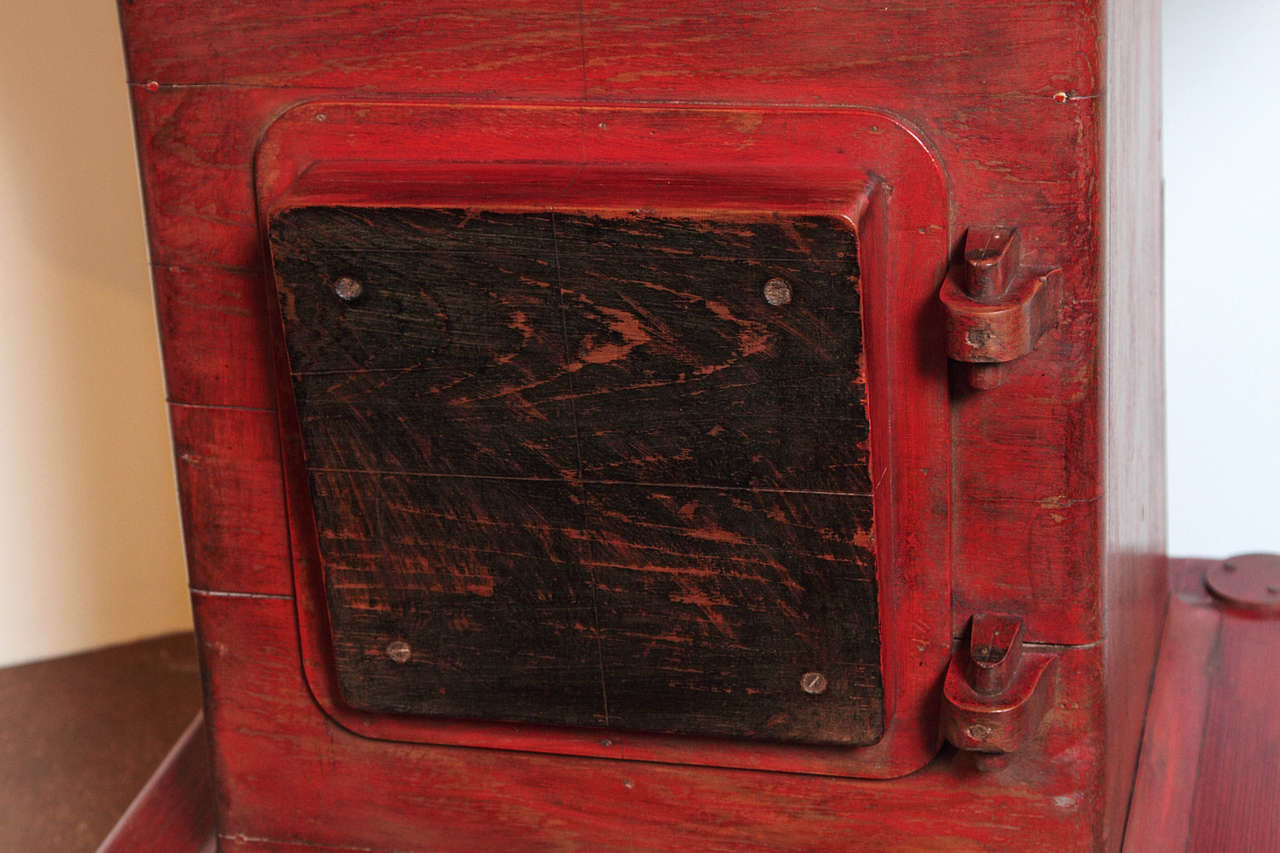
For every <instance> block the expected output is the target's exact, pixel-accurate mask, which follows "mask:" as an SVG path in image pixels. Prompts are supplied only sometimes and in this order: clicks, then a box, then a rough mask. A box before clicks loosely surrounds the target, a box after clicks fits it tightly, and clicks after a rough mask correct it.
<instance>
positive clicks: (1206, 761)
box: [1124, 560, 1280, 853]
mask: <svg viewBox="0 0 1280 853" xmlns="http://www.w3.org/2000/svg"><path fill="white" fill-rule="evenodd" d="M1214 565H1215V563H1213V562H1211V561H1209V560H1181V561H1178V562H1176V563H1175V564H1174V571H1173V573H1172V581H1173V586H1174V598H1173V601H1172V602H1171V604H1170V607H1169V617H1168V620H1167V621H1166V623H1165V631H1164V640H1163V642H1162V644H1161V650H1160V662H1159V664H1158V666H1157V667H1156V676H1155V684H1154V687H1153V690H1152V693H1151V705H1150V713H1149V715H1148V718H1147V725H1146V728H1145V730H1144V733H1143V741H1142V756H1141V760H1140V762H1139V766H1138V778H1137V782H1136V784H1135V786H1134V790H1133V806H1132V808H1131V811H1130V816H1129V822H1128V825H1127V827H1126V829H1125V836H1124V849H1125V850H1126V851H1132V853H1145V852H1146V851H1148V850H1161V851H1170V853H1178V851H1194V853H1216V851H1236V850H1241V851H1245V850H1249V851H1252V850H1277V849H1280V809H1277V804H1278V803H1280V763H1277V761H1276V756H1277V755H1280V714H1277V713H1276V708H1277V707H1280V675H1277V671H1276V665H1275V661H1276V658H1277V656H1278V655H1280V619H1278V618H1277V616H1276V614H1275V613H1274V612H1272V613H1270V614H1265V613H1263V614H1260V613H1258V612H1255V611H1246V610H1241V609H1237V608H1234V607H1232V606H1230V605H1227V604H1224V603H1222V602H1219V601H1218V600H1217V599H1215V598H1213V597H1211V596H1210V595H1209V594H1208V593H1207V592H1206V590H1205V588H1204V581H1203V578H1204V576H1205V572H1206V571H1207V570H1208V569H1209V568H1210V567H1212V566H1214Z"/></svg>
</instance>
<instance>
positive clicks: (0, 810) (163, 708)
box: [0, 634, 200, 853]
mask: <svg viewBox="0 0 1280 853" xmlns="http://www.w3.org/2000/svg"><path fill="white" fill-rule="evenodd" d="M199 709H200V673H199V670H198V668H197V666H196V654H195V643H194V640H193V639H192V635H191V634H174V635H172V636H167V637H159V638H156V639H152V640H144V641H140V642H136V643H130V644H128V645H123V646H115V647H112V648H108V649H100V650H97V651H92V652H86V653H84V654H78V655H72V656H70V657H64V658H57V659H54V660H48V661H40V662H38V663H32V664H26V665H24V666H15V667H8V668H5V669H0V850H4V851H9V850H13V851H19V850H20V851H24V853H44V851H51V852H52V851H57V853H78V851H93V850H96V849H97V847H98V845H99V844H100V843H101V842H102V840H103V839H104V838H105V837H106V835H107V833H108V832H110V831H111V827H112V826H113V825H114V824H115V822H116V820H117V819H119V817H120V816H121V815H122V814H123V813H124V811H125V809H126V808H127V807H128V806H129V803H130V802H131V801H132V800H133V798H134V797H135V796H136V795H137V793H138V791H139V789H141V788H142V786H143V785H144V784H145V783H146V781H147V779H148V778H149V777H150V776H151V774H152V772H154V771H155V769H156V766H157V765H158V764H159V763H160V761H161V760H162V759H163V758H164V756H165V754H166V753H167V752H168V751H169V748H170V747H172V746H173V743H174V741H175V740H176V739H177V738H178V736H179V735H180V734H181V733H182V731H183V729H184V728H186V726H187V725H188V724H189V723H190V722H191V720H192V718H193V717H194V716H195V714H196V712H197V711H198V710H199Z"/></svg>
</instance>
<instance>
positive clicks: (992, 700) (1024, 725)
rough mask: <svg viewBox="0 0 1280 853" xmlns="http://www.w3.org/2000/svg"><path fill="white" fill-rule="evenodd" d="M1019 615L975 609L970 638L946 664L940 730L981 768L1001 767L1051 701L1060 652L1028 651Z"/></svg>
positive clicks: (1033, 727) (1029, 735)
mask: <svg viewBox="0 0 1280 853" xmlns="http://www.w3.org/2000/svg"><path fill="white" fill-rule="evenodd" d="M1022 634H1023V626H1022V620H1021V619H1020V618H1018V617H1017V616H1008V615H1005V614H1002V613H979V614H976V615H975V616H974V617H973V619H972V620H971V622H970V625H969V642H968V645H967V647H966V646H964V645H962V646H961V647H960V649H959V650H958V651H957V653H956V654H955V656H954V657H952V659H951V665H950V666H949V667H948V668H947V678H946V681H945V682H944V684H943V688H942V735H943V737H945V738H946V739H947V741H948V742H949V743H951V745H952V746H954V747H955V748H956V749H960V750H964V751H966V752H971V753H973V754H974V761H975V763H976V764H977V766H978V768H979V769H981V770H997V769H999V768H1001V767H1004V766H1005V765H1006V764H1007V763H1008V762H1009V758H1010V754H1011V753H1013V752H1015V751H1016V750H1017V749H1018V748H1019V747H1020V746H1022V744H1024V743H1025V742H1027V741H1028V740H1030V739H1031V737H1032V736H1033V735H1034V734H1035V732H1036V730H1037V729H1038V728H1039V727H1040V721H1041V720H1042V719H1043V718H1044V715H1045V712H1046V711H1048V710H1049V706H1050V705H1051V704H1052V701H1053V698H1052V697H1053V693H1054V690H1053V684H1054V680H1055V678H1056V675H1057V662H1058V656H1057V655H1056V654H1052V653H1049V652H1042V651H1026V650H1024V649H1023V647H1022Z"/></svg>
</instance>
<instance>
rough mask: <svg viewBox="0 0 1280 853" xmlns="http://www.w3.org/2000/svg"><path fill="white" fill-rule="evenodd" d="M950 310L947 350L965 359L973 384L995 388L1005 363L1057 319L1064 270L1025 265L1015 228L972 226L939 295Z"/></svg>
mask: <svg viewBox="0 0 1280 853" xmlns="http://www.w3.org/2000/svg"><path fill="white" fill-rule="evenodd" d="M939 296H940V298H941V299H942V304H943V307H945V308H946V311H947V355H948V356H949V357H951V358H952V359H953V360H955V361H959V362H963V363H964V364H965V367H966V374H967V378H968V380H969V384H970V386H972V387H974V388H978V389H987V388H994V387H996V386H997V385H999V384H1000V383H1001V382H1003V381H1004V377H1005V365H1006V364H1008V362H1011V361H1014V360H1015V359H1018V358H1021V357H1022V356H1024V355H1026V354H1027V353H1029V352H1031V351H1032V350H1033V349H1035V348H1036V344H1038V343H1039V342H1040V337H1041V335H1043V334H1044V333H1045V331H1047V330H1048V329H1050V328H1052V327H1053V326H1055V325H1056V324H1057V322H1058V310H1059V303H1060V302H1061V299H1062V270H1060V269H1041V270H1029V269H1024V268H1023V267H1022V240H1021V238H1020V237H1019V236H1018V229H1016V228H970V229H969V231H968V233H966V234H965V238H964V261H963V263H961V264H958V265H957V266H956V267H955V268H954V269H953V270H952V271H951V274H950V275H948V276H947V280H946V281H945V282H943V284H942V292H941V293H940V294H939Z"/></svg>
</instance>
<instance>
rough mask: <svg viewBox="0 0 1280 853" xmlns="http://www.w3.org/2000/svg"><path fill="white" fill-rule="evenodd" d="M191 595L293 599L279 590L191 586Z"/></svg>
mask: <svg viewBox="0 0 1280 853" xmlns="http://www.w3.org/2000/svg"><path fill="white" fill-rule="evenodd" d="M191 594H192V595H207V596H209V597H210V598H265V599H271V600H278V601H293V596H292V595H285V594H284V593H279V592H228V591H224V590H217V589H200V588H199V587H194V586H193V587H191Z"/></svg>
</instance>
